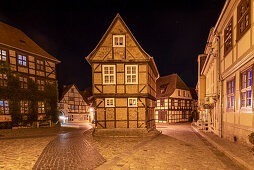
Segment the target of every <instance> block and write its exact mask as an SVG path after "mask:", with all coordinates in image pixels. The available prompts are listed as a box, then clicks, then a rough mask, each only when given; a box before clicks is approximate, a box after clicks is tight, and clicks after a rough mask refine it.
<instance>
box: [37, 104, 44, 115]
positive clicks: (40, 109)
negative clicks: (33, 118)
mask: <svg viewBox="0 0 254 170" xmlns="http://www.w3.org/2000/svg"><path fill="white" fill-rule="evenodd" d="M38 113H39V114H43V113H45V103H44V102H42V101H39V102H38Z"/></svg>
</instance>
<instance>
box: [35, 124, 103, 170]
mask: <svg viewBox="0 0 254 170" xmlns="http://www.w3.org/2000/svg"><path fill="white" fill-rule="evenodd" d="M88 126H89V125H88ZM88 126H87V127H82V128H80V129H76V130H73V131H71V132H67V133H63V132H61V133H60V134H59V135H58V137H57V138H55V139H54V140H53V141H51V142H50V143H49V144H48V145H47V146H46V148H45V149H44V150H43V152H42V154H41V155H40V157H39V158H38V160H37V162H36V163H35V165H34V167H33V169H93V168H95V167H97V166H99V165H101V164H102V163H103V162H105V159H104V158H103V157H102V156H101V155H100V153H99V152H97V151H96V150H95V149H94V148H93V147H92V146H91V145H90V144H89V143H88V142H87V141H86V140H85V138H84V136H83V133H84V131H86V130H87V129H88V128H91V127H88Z"/></svg>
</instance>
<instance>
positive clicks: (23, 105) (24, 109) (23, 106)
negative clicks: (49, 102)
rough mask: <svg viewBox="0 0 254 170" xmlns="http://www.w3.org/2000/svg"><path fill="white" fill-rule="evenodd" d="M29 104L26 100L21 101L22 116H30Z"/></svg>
mask: <svg viewBox="0 0 254 170" xmlns="http://www.w3.org/2000/svg"><path fill="white" fill-rule="evenodd" d="M28 104H29V102H28V101H26V100H21V101H20V113H21V114H28Z"/></svg>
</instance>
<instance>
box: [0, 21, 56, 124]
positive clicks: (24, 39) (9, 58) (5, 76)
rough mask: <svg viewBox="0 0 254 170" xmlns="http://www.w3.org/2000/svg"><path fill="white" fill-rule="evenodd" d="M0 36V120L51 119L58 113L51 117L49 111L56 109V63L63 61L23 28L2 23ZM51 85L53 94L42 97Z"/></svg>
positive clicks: (0, 24)
mask: <svg viewBox="0 0 254 170" xmlns="http://www.w3.org/2000/svg"><path fill="white" fill-rule="evenodd" d="M0 37H1V38H0V64H1V66H0V122H11V121H14V119H15V120H16V121H17V122H19V123H20V122H22V121H32V119H38V120H42V119H45V117H47V119H51V118H52V116H55V115H51V116H49V114H48V113H47V111H50V110H53V109H54V111H56V109H57V108H55V107H54V106H57V80H56V64H57V63H59V62H60V61H58V60H57V59H56V58H55V57H53V56H51V55H50V54H48V53H47V52H46V51H44V50H43V49H42V48H41V47H39V46H38V45H37V44H36V43H35V42H34V41H33V40H31V39H30V38H29V37H28V36H27V35H25V33H23V32H22V31H21V30H19V29H17V28H14V27H12V26H9V25H7V24H5V23H3V22H0ZM31 84H32V85H34V86H33V87H32V85H31ZM30 85H31V86H30ZM48 85H52V86H54V88H53V89H52V88H51V86H48ZM34 87H36V89H34ZM48 87H49V88H51V94H52V96H50V97H48V98H47V97H46V95H44V97H41V96H43V94H44V93H46V92H48V91H50V90H49V88H48ZM53 94H54V95H55V96H53ZM38 96H39V97H38ZM29 97H32V98H33V99H36V100H32V101H31V98H29ZM47 106H49V107H48V109H47ZM33 109H35V110H33ZM54 111H52V112H54ZM50 114H51V113H50ZM32 117H33V118H32Z"/></svg>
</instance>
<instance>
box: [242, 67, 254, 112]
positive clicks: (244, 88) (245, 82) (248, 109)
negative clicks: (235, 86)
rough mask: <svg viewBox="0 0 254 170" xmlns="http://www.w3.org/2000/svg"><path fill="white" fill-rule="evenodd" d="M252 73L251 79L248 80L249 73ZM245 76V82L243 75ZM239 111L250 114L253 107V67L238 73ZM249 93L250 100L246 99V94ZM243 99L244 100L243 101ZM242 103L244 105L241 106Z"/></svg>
mask: <svg viewBox="0 0 254 170" xmlns="http://www.w3.org/2000/svg"><path fill="white" fill-rule="evenodd" d="M250 71H251V72H252V76H251V79H249V76H250V75H249V72H250ZM245 74H246V80H245V78H244V75H245ZM240 80H241V81H240V88H241V89H240V110H241V111H242V112H252V106H253V104H252V103H253V92H252V91H253V66H251V67H248V68H247V69H245V70H243V71H242V72H241V73H240ZM249 80H251V85H249V84H250V83H249ZM249 92H251V98H248V93H249ZM243 97H244V99H243ZM247 100H250V105H247V103H248V102H247ZM243 101H244V105H243Z"/></svg>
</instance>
